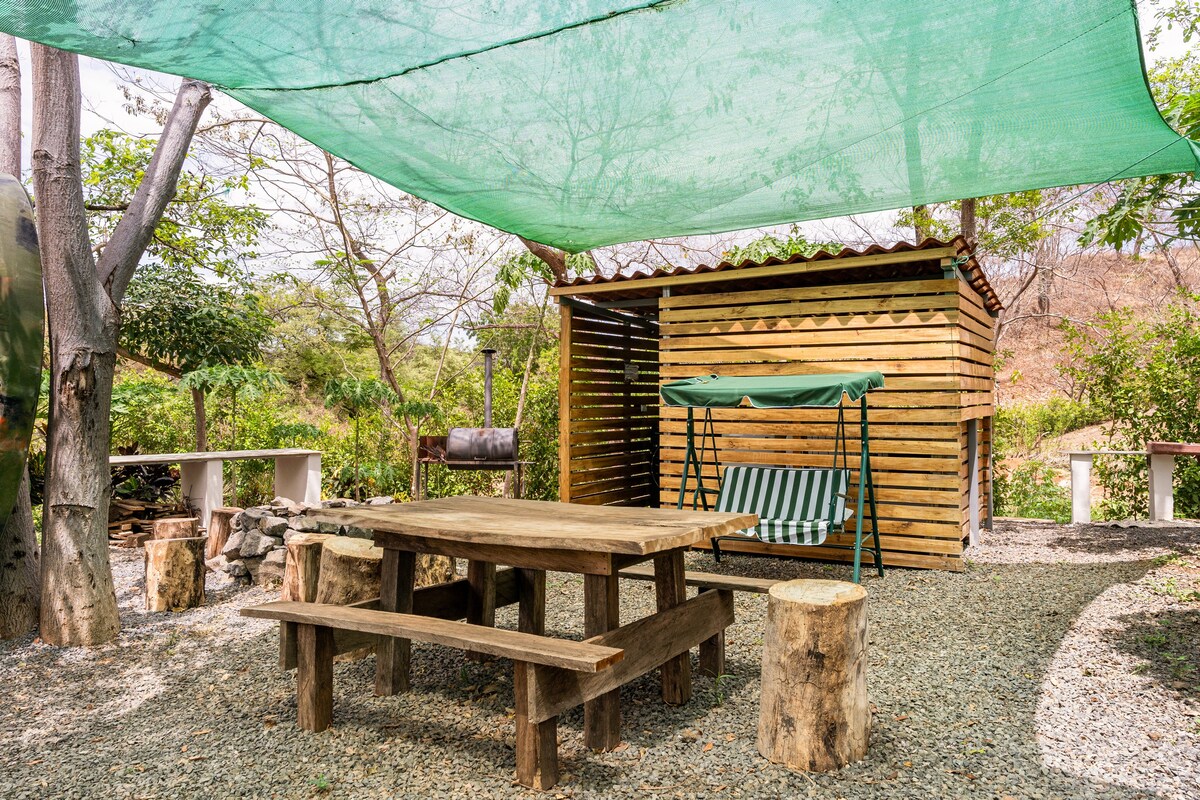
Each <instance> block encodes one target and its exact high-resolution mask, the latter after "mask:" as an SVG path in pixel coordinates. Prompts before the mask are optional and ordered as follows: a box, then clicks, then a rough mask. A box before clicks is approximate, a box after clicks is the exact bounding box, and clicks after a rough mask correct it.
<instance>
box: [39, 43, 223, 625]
mask: <svg viewBox="0 0 1200 800" xmlns="http://www.w3.org/2000/svg"><path fill="white" fill-rule="evenodd" d="M30 48H31V54H32V65H33V85H34V87H35V88H34V106H33V109H34V113H33V180H34V189H35V195H36V197H37V200H38V215H37V216H38V237H39V239H40V241H41V248H42V269H43V274H44V279H45V283H46V300H47V312H48V314H47V317H48V320H49V328H50V372H51V374H50V397H49V405H50V412H49V417H50V418H49V432H48V435H47V443H46V505H45V510H44V512H43V533H42V547H43V553H42V569H43V575H44V576H46V577H47V580H45V581H43V583H42V593H41V615H40V618H41V634H42V638H43V639H44V640H45V641H46V642H48V643H50V644H55V645H66V646H73V645H94V644H101V643H103V642H106V641H109V640H111V639H113V638H114V637H116V635H117V633H118V631H119V630H120V620H119V617H118V614H117V601H116V594H115V592H114V590H113V582H112V571H111V567H110V565H109V560H108V504H109V499H110V498H109V482H110V475H109V469H108V450H109V438H110V427H109V425H110V420H109V414H110V407H111V404H112V384H113V373H114V370H115V367H116V359H117V334H118V329H119V326H120V312H119V308H120V303H121V299H122V298H123V296H124V293H125V289H126V287H128V285H129V280H130V279H131V278H132V277H133V273H134V270H135V269H136V267H137V263H138V260H139V259H140V258H141V256H142V253H143V251H144V250H145V247H146V245H147V243H148V242H149V241H150V237H151V235H152V234H153V231H154V227H155V226H156V225H157V224H158V221H159V220H160V219H161V217H162V213H163V210H164V209H165V207H166V204H167V202H168V201H169V200H170V198H171V196H172V194H173V193H174V190H175V183H176V181H177V180H178V177H179V171H180V169H181V168H182V164H183V160H184V157H185V156H186V155H187V147H188V144H189V142H190V141H191V136H192V134H193V132H194V131H195V129H196V123H197V122H198V121H199V119H200V115H201V114H202V113H203V111H204V107H205V106H206V105H207V104H208V101H209V98H210V93H209V89H208V87H207V86H206V85H204V84H199V83H196V82H194V81H184V82H183V84H182V85H181V86H180V89H179V93H178V95H177V96H176V99H175V105H174V107H173V108H172V109H171V112H170V114H169V115H168V117H167V121H166V124H165V126H164V128H163V133H162V137H161V138H160V140H159V143H158V146H157V147H156V149H155V153H154V156H153V157H152V158H151V161H150V165H149V166H148V167H147V170H146V174H145V176H144V177H143V179H142V181H141V183H140V184H139V185H138V188H137V190H136V191H135V192H134V196H133V199H132V200H131V202H130V204H129V209H128V210H127V211H126V212H125V214H124V216H122V218H121V221H120V222H119V223H118V224H117V228H116V229H115V230H114V232H113V236H112V237H111V238H110V239H109V242H108V244H107V246H106V247H105V248H104V251H103V253H102V254H101V256H100V262H99V264H97V263H95V262H94V261H93V260H92V251H91V245H90V241H89V239H88V230H87V219H86V215H85V210H84V203H83V185H82V182H81V170H80V163H79V117H80V101H81V95H80V87H79V63H78V58H77V57H76V56H74V55H72V54H69V53H64V52H62V51H59V50H55V49H53V48H50V47H44V46H42V45H38V44H33V45H31V46H30Z"/></svg>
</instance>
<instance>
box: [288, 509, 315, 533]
mask: <svg viewBox="0 0 1200 800" xmlns="http://www.w3.org/2000/svg"><path fill="white" fill-rule="evenodd" d="M288 525H289V526H291V528H292V529H293V530H297V531H300V532H301V533H318V532H320V529H321V523H319V522H317V521H316V520H315V519H313V518H312V517H310V516H307V515H304V514H301V515H300V516H298V517H296V518H295V519H293V520H291V521H290V522H289V523H288Z"/></svg>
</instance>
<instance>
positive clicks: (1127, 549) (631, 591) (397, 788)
mask: <svg viewBox="0 0 1200 800" xmlns="http://www.w3.org/2000/svg"><path fill="white" fill-rule="evenodd" d="M1193 552H1194V553H1196V554H1197V555H1196V556H1195V557H1194V558H1189V555H1190V554H1191V553H1193ZM689 558H690V560H691V562H692V566H693V567H699V568H704V569H710V570H711V569H716V568H715V567H714V566H713V564H712V560H711V558H710V557H709V556H707V555H705V554H699V553H697V554H693V555H691V556H689ZM113 559H114V571H115V574H116V581H117V586H118V591H119V595H120V596H119V599H120V603H121V609H122V616H123V626H124V627H123V631H122V634H121V638H120V640H119V641H118V642H117V643H115V644H113V645H109V646H105V647H99V648H94V649H89V650H57V649H54V648H51V647H47V646H44V645H41V644H39V643H36V642H33V641H30V640H29V639H26V640H18V641H15V642H7V643H2V644H0V686H3V687H4V694H3V697H4V698H5V700H6V702H4V703H3V705H2V706H0V748H2V749H3V752H4V759H3V761H2V762H0V765H2V766H0V798H6V799H7V798H12V799H13V800H15V799H16V798H33V797H37V798H43V797H54V798H58V797H66V798H85V797H86V798H93V797H94V798H125V797H131V798H224V797H281V798H282V797H297V798H298V797H320V796H327V797H338V798H342V797H345V798H352V797H353V798H358V797H362V798H375V797H430V798H433V797H455V798H461V797H463V796H464V795H469V796H472V797H477V798H485V797H520V796H529V795H531V794H532V793H530V792H528V791H527V790H525V789H523V788H522V787H520V786H516V785H514V784H513V782H512V775H513V768H514V763H513V752H512V738H513V731H512V710H511V705H512V683H511V677H510V674H509V672H510V671H509V670H508V669H507V668H506V665H505V664H504V663H503V662H492V663H485V664H476V663H472V662H467V661H465V660H464V659H463V657H462V656H461V654H459V653H458V652H457V651H452V650H447V649H444V648H440V647H433V646H418V647H416V648H415V653H414V663H413V668H414V672H413V682H414V687H415V691H413V692H411V693H409V694H407V695H404V696H400V697H391V698H376V697H373V696H371V685H372V675H373V669H374V660H373V659H371V658H368V659H365V660H363V661H359V662H355V663H346V664H338V665H337V666H336V667H335V699H334V704H335V707H334V726H335V727H334V728H333V729H332V730H330V731H326V732H324V733H321V734H308V733H304V732H302V731H299V730H297V728H296V727H295V717H296V710H295V701H294V697H293V690H292V680H291V678H290V677H289V676H286V675H283V674H281V673H280V672H278V670H277V669H276V668H275V666H274V664H275V657H276V639H275V631H274V626H273V624H271V623H267V622H264V621H258V620H248V619H243V618H241V617H239V616H238V615H237V612H238V609H239V608H241V607H242V606H245V605H250V604H253V603H258V602H263V601H265V600H268V599H271V598H272V597H273V594H272V593H270V592H265V591H263V590H260V589H240V588H237V587H234V586H231V585H229V584H227V583H221V582H218V580H217V578H215V577H211V576H210V578H209V580H210V583H209V587H208V588H209V603H208V605H207V606H205V607H204V608H202V609H196V610H194V611H191V612H187V613H184V614H177V615H168V614H151V613H146V612H145V611H143V610H142V609H141V605H142V602H141V595H140V588H141V587H140V583H141V560H140V554H137V553H131V552H129V551H121V550H115V551H113ZM719 569H720V570H722V571H727V572H731V573H739V574H753V575H761V576H773V577H787V578H790V577H806V576H821V577H839V578H844V577H847V575H848V570H846V569H845V568H843V567H840V566H837V567H835V566H823V565H814V564H805V563H802V562H793V561H783V560H778V559H759V558H751V557H746V556H731V557H730V558H728V559H726V560H725V562H724V563H722V564H721V565H720V566H719ZM866 585H867V588H868V590H869V592H870V599H869V614H870V620H871V626H872V627H871V640H870V654H869V657H870V668H869V672H868V678H869V686H870V693H871V700H872V703H873V705H874V706H875V708H876V714H875V718H874V723H873V728H872V735H871V749H870V753H869V755H868V757H867V758H866V759H865V760H864V761H862V762H860V763H857V764H853V765H851V766H849V767H847V768H845V769H843V770H841V771H840V772H837V773H833V774H826V775H805V774H801V773H793V772H790V771H788V770H786V769H784V768H781V767H779V766H776V765H773V764H770V763H768V762H767V761H766V760H764V759H763V758H761V757H760V756H759V755H758V752H757V750H756V749H755V745H754V738H755V727H756V724H757V716H758V692H759V686H758V667H759V656H760V652H761V645H762V636H763V625H762V623H763V618H764V616H765V609H766V599H765V598H764V597H762V596H760V595H739V597H738V600H737V614H738V621H737V622H736V623H735V625H734V626H733V627H732V628H730V630H729V632H728V636H727V639H728V647H729V651H728V671H729V675H727V676H725V677H723V678H722V679H721V680H720V681H719V682H717V681H713V680H710V679H706V678H701V677H697V678H696V679H695V692H694V695H695V696H694V698H693V700H692V701H691V702H690V703H688V704H687V705H685V706H682V707H679V708H670V707H667V706H664V705H663V704H662V703H661V701H660V698H659V694H658V687H657V682H656V678H655V675H653V674H652V675H649V676H646V677H645V678H643V679H641V680H639V681H636V682H634V683H633V684H630V685H629V686H627V687H625V689H624V690H623V693H622V705H623V709H624V722H623V728H622V730H623V732H624V735H625V744H623V745H622V746H621V747H620V748H619V749H618V750H617V751H615V752H612V753H605V754H594V753H591V752H588V751H587V750H586V748H585V747H584V746H583V742H582V735H581V726H582V710H575V711H573V712H570V713H568V714H567V715H565V716H564V717H563V718H562V719H561V720H560V724H559V733H560V758H561V765H562V771H563V773H564V776H563V780H562V782H561V783H560V785H559V786H558V787H557V789H556V790H555V792H553V793H551V794H550V796H565V797H689V798H690V797H697V798H700V797H705V798H708V797H711V798H726V797H763V798H768V797H772V798H773V797H783V796H789V797H790V796H800V797H828V798H921V799H922V800H924V799H925V798H941V797H970V798H996V799H997V800H1000V799H1001V798H1150V797H1164V798H1166V797H1169V798H1200V724H1198V723H1200V716H1197V715H1198V714H1200V702H1198V701H1200V655H1198V653H1197V646H1196V642H1197V641H1200V591H1198V590H1200V527H1194V526H1184V525H1180V526H1174V527H1128V528H1122V527H1108V526H1103V525H1092V526H1082V527H1062V526H1055V525H1052V524H1044V523H1030V522H1015V521H1004V522H1002V523H1000V524H998V525H997V529H996V531H995V532H992V533H988V534H985V539H984V544H983V546H982V547H980V548H977V549H976V550H975V551H974V552H973V553H972V559H971V562H970V568H969V569H968V570H966V571H965V572H962V573H957V574H951V573H935V572H924V571H912V570H899V569H897V570H891V571H889V573H888V574H887V576H886V577H885V578H883V579H878V578H874V577H868V578H867V580H866ZM622 591H623V597H622V608H623V617H624V618H625V619H627V620H628V619H632V618H634V617H635V616H639V615H641V614H644V613H646V612H648V611H649V610H651V608H652V606H653V594H652V591H651V588H650V586H649V585H647V584H642V583H639V582H627V583H625V584H623V587H622ZM581 594H582V592H581V589H580V582H579V580H578V579H577V578H575V577H573V576H567V575H559V574H554V575H552V576H551V578H550V582H549V588H548V599H549V603H548V605H549V608H548V626H549V628H550V629H551V630H553V631H556V632H558V633H560V634H562V635H567V636H571V635H578V633H579V623H580V620H581V618H582V615H581V607H580V606H581V602H580V601H581ZM514 617H515V612H514V611H513V609H511V608H510V609H505V610H503V611H502V612H501V614H500V621H501V624H510V625H511V624H514V623H515V619H514Z"/></svg>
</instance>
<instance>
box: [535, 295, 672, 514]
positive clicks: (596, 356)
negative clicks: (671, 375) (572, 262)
mask: <svg viewBox="0 0 1200 800" xmlns="http://www.w3.org/2000/svg"><path fill="white" fill-rule="evenodd" d="M560 313H561V325H562V329H561V332H560V342H559V347H560V350H559V358H560V376H559V438H558V441H559V499H560V500H562V501H564V502H571V503H584V504H588V505H632V506H648V505H652V504H654V503H656V502H657V501H658V498H657V495H658V480H657V477H658V476H657V471H658V464H657V460H656V450H657V442H658V406H659V397H658V385H659V373H658V333H657V330H656V327H655V325H654V323H653V321H652V320H642V319H640V318H636V317H630V319H629V321H615V320H613V319H610V318H608V317H607V315H602V314H600V313H599V312H597V313H596V314H591V313H589V311H588V309H584V308H579V307H578V306H575V305H572V304H570V303H563V304H562V306H561V308H560Z"/></svg>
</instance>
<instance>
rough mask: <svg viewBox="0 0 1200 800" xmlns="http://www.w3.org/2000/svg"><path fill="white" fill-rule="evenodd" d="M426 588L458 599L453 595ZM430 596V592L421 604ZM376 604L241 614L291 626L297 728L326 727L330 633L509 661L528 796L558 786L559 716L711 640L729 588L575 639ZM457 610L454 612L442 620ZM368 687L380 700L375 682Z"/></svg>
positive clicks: (728, 616) (520, 775) (287, 604)
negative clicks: (387, 608)
mask: <svg viewBox="0 0 1200 800" xmlns="http://www.w3.org/2000/svg"><path fill="white" fill-rule="evenodd" d="M457 583H458V582H457V581H456V582H454V583H451V584H444V586H447V587H449V586H455V585H456V584H457ZM429 589H437V590H438V591H439V592H442V593H445V594H447V595H453V596H457V595H458V594H459V591H458V590H457V589H453V590H451V589H442V588H441V587H429ZM419 591H423V590H419ZM414 594H415V593H414ZM432 599H433V595H432V593H431V594H430V603H429V606H430V607H432V605H433V603H432ZM376 602H378V601H366V602H364V603H360V604H358V605H357V606H338V605H329V604H323V603H297V602H291V601H276V602H272V603H266V604H264V605H260V606H253V607H250V608H245V609H242V614H243V615H244V616H247V617H254V618H258V619H274V620H279V622H280V624H281V628H282V630H281V642H282V641H283V640H285V639H286V636H287V634H286V630H287V628H288V627H289V626H291V627H292V628H293V631H294V633H293V638H292V643H293V647H294V652H295V654H296V668H297V669H296V673H297V674H296V694H297V707H298V709H297V724H298V725H299V727H301V728H303V729H304V730H310V731H321V730H324V729H326V728H328V727H329V725H330V723H331V721H332V717H333V657H334V654H335V652H336V651H337V650H338V648H339V645H338V642H337V639H336V637H337V636H338V635H339V634H343V635H352V636H354V635H365V636H368V637H377V638H378V637H387V638H388V639H392V640H398V641H411V640H416V641H421V642H430V643H435V644H441V645H446V646H450V647H456V648H459V649H461V650H464V651H467V652H476V653H486V654H488V655H493V656H500V657H503V658H509V659H511V660H512V661H513V696H514V705H515V709H516V739H517V747H516V750H517V757H516V762H517V780H518V781H519V782H520V783H522V784H523V785H525V786H530V787H533V788H535V789H548V788H550V787H551V786H553V785H554V784H555V783H557V782H558V745H557V741H558V717H559V715H560V714H562V712H564V711H566V710H568V709H571V708H574V707H575V706H578V705H580V704H583V703H587V702H589V701H591V700H594V699H596V698H599V697H603V696H605V695H610V694H611V693H612V692H615V691H616V690H617V689H619V688H620V687H621V686H624V685H625V684H626V683H628V682H629V681H631V680H633V679H635V678H637V677H639V676H641V675H644V674H646V673H647V672H649V671H650V670H652V669H655V668H657V667H659V666H661V665H663V664H664V663H666V662H668V661H670V660H671V659H672V658H676V657H678V656H680V654H686V653H687V651H688V650H689V649H690V647H691V646H693V645H694V644H695V642H697V641H711V640H712V639H714V638H716V637H717V636H718V635H719V634H720V633H722V632H723V631H724V630H725V628H727V627H728V626H729V625H731V624H733V593H732V592H731V591H730V590H728V589H715V590H711V591H705V592H703V593H701V594H700V596H698V597H694V598H692V599H690V600H685V601H684V602H682V603H680V604H679V605H676V606H673V607H671V608H668V609H666V610H664V611H660V612H659V613H657V614H654V615H652V616H649V617H645V618H643V619H640V620H637V621H635V622H631V623H629V624H628V625H624V626H622V627H619V628H616V629H614V630H610V631H607V632H605V633H602V634H600V635H598V636H593V637H591V638H589V639H587V640H585V641H583V642H577V641H570V640H564V639H555V638H550V637H546V636H541V635H538V634H534V633H523V632H518V631H509V630H502V629H497V628H491V627H487V626H484V625H472V624H469V623H465V622H458V621H455V620H447V619H443V618H439V617H435V616H423V615H417V614H403V613H397V612H391V611H379V610H375V609H372V608H368V607H365V606H367V605H369V604H371V603H376ZM423 604H424V603H423ZM416 605H417V604H416V603H415V602H414V606H416ZM454 605H457V604H454ZM457 611H458V608H457V607H455V608H454V609H453V610H446V611H443V612H442V613H443V614H452V613H457ZM343 644H344V645H349V644H350V642H349V641H344V642H343ZM284 652H286V647H285V648H284ZM376 687H377V693H380V692H379V684H378V683H377V684H376ZM385 688H386V687H385ZM383 693H391V692H390V691H387V692H383Z"/></svg>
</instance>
